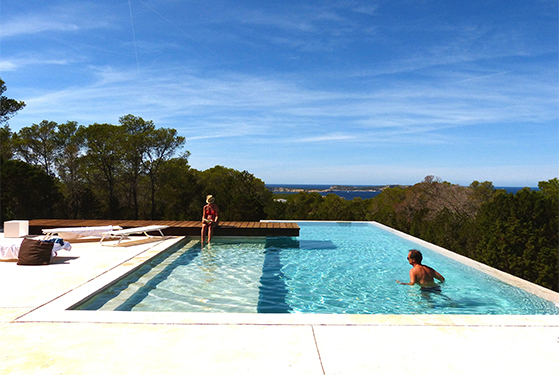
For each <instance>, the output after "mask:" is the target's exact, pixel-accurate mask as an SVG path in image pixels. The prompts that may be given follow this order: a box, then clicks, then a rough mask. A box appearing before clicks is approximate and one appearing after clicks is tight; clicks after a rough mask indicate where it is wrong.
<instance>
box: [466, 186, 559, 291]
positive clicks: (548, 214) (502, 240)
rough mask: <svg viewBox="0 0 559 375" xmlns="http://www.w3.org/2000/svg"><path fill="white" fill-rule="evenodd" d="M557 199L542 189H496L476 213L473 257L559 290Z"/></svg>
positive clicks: (558, 220) (558, 208) (558, 216)
mask: <svg viewBox="0 0 559 375" xmlns="http://www.w3.org/2000/svg"><path fill="white" fill-rule="evenodd" d="M558 202H559V201H557V200H554V199H553V198H552V197H551V196H549V195H546V194H545V193H544V192H542V191H531V190H530V189H528V188H525V189H522V190H520V191H519V192H517V193H516V194H511V193H509V194H507V193H505V192H504V191H499V192H498V193H497V194H496V195H495V197H494V199H493V200H492V201H490V202H488V203H486V204H484V205H483V206H482V210H481V212H480V214H479V215H478V217H477V220H476V221H477V227H478V231H479V242H478V245H477V249H476V251H477V253H476V258H477V260H479V261H481V262H483V263H486V264H488V265H490V266H492V267H496V268H498V269H500V270H503V271H505V272H508V273H511V274H513V275H516V276H518V277H521V278H524V279H526V280H529V281H532V282H535V283H537V284H540V285H542V286H545V287H547V288H551V289H554V290H557V291H559V275H558V272H559V271H558V267H557V265H558V264H559V237H558V236H559V235H558V231H557V228H558V226H559V204H558Z"/></svg>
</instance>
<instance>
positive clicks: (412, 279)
mask: <svg viewBox="0 0 559 375" xmlns="http://www.w3.org/2000/svg"><path fill="white" fill-rule="evenodd" d="M396 282H397V283H398V284H401V285H415V272H414V269H413V268H412V269H411V270H410V282H409V283H403V282H401V281H400V280H396Z"/></svg>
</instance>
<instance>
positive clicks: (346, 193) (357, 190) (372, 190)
mask: <svg viewBox="0 0 559 375" xmlns="http://www.w3.org/2000/svg"><path fill="white" fill-rule="evenodd" d="M410 186H411V185H399V184H391V185H318V184H317V185H313V184H267V185H266V188H267V189H268V190H270V191H271V192H272V193H274V194H296V193H319V194H320V195H322V196H326V195H328V194H335V195H337V196H339V197H341V198H344V199H348V200H352V199H354V198H361V199H370V198H374V197H376V196H377V195H379V194H380V193H382V191H383V190H384V189H388V188H394V187H401V188H406V187H410ZM523 188H524V187H518V186H508V187H504V186H501V187H499V186H497V187H495V189H497V190H505V191H506V192H507V193H513V194H516V193H517V192H518V191H519V190H522V189H523ZM530 189H532V190H539V189H538V188H535V187H530Z"/></svg>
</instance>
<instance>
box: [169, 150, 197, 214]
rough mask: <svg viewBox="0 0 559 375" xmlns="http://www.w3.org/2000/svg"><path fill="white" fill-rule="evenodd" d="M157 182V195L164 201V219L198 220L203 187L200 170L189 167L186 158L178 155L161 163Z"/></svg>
mask: <svg viewBox="0 0 559 375" xmlns="http://www.w3.org/2000/svg"><path fill="white" fill-rule="evenodd" d="M159 183H160V189H159V197H160V199H161V200H162V201H163V202H165V205H164V214H163V218H164V219H166V220H200V218H201V216H202V207H203V205H204V200H203V197H204V187H203V186H202V185H201V183H200V172H198V171H197V170H195V169H191V168H190V166H189V165H188V159H187V158H184V157H180V156H179V157H175V158H172V159H170V160H168V161H166V162H165V163H163V165H162V167H161V171H160V177H159Z"/></svg>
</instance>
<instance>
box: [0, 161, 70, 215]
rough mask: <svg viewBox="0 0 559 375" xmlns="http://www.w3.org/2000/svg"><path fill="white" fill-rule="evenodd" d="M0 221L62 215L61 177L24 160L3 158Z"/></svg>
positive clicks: (0, 165)
mask: <svg viewBox="0 0 559 375" xmlns="http://www.w3.org/2000/svg"><path fill="white" fill-rule="evenodd" d="M0 181H2V189H1V190H0V201H1V202H2V207H1V209H0V215H1V217H0V221H1V222H4V221H6V220H14V219H18V220H29V219H39V218H43V219H44V218H49V219H51V218H58V217H60V212H61V205H62V204H63V197H62V194H61V192H60V185H59V182H58V180H57V179H56V178H55V177H53V176H50V175H48V174H47V173H46V172H45V171H44V170H43V169H41V168H39V167H37V166H33V165H30V164H28V163H25V162H23V161H21V160H5V159H4V158H0Z"/></svg>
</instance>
